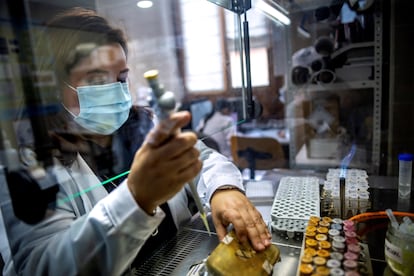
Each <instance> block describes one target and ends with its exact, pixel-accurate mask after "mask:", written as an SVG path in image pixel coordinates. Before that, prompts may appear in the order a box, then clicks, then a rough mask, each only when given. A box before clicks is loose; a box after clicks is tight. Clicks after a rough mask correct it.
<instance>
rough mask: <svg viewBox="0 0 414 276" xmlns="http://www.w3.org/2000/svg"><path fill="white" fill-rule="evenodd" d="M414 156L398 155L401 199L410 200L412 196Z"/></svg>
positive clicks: (407, 154) (399, 194)
mask: <svg viewBox="0 0 414 276" xmlns="http://www.w3.org/2000/svg"><path fill="white" fill-rule="evenodd" d="M413 158H414V155H412V154H409V153H402V154H400V155H398V160H399V170H398V196H399V197H400V198H409V197H410V195H411V178H412V167H413Z"/></svg>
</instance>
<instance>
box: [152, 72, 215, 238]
mask: <svg viewBox="0 0 414 276" xmlns="http://www.w3.org/2000/svg"><path fill="white" fill-rule="evenodd" d="M144 78H145V79H146V80H147V81H148V84H149V85H150V87H151V89H152V93H153V94H154V99H153V100H154V101H155V106H154V110H155V113H156V114H157V115H158V117H159V118H160V120H165V119H168V117H169V116H170V115H171V113H172V112H174V109H175V97H174V94H173V93H172V92H171V91H164V89H163V87H162V86H161V85H160V84H159V81H158V70H149V71H147V72H145V73H144ZM204 158H206V157H204ZM201 159H202V161H203V157H202V158H201ZM197 179H198V178H197ZM188 185H189V186H190V189H191V193H192V194H193V198H194V201H195V204H196V206H197V209H198V211H199V213H200V217H201V219H202V220H203V223H204V226H205V227H206V229H207V231H208V234H209V235H211V232H210V227H209V224H208V221H207V214H206V211H205V209H204V207H203V203H202V202H201V198H200V196H199V194H198V192H197V187H196V179H194V180H192V181H190V182H189V183H188Z"/></svg>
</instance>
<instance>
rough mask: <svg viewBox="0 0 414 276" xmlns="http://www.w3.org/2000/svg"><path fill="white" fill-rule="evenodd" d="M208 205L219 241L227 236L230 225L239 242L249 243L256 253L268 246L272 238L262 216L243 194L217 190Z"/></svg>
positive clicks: (236, 191) (235, 191)
mask: <svg viewBox="0 0 414 276" xmlns="http://www.w3.org/2000/svg"><path fill="white" fill-rule="evenodd" d="M210 204H211V212H212V217H213V223H214V226H215V228H216V232H217V235H218V238H219V239H220V240H222V239H223V238H224V236H225V235H226V234H227V226H228V225H229V224H230V223H231V224H233V227H234V230H235V232H236V235H237V238H238V239H239V240H240V241H241V242H248V241H249V242H250V243H251V245H252V246H253V248H254V249H255V250H257V251H262V250H265V249H266V248H267V247H269V246H270V244H271V238H272V236H271V234H270V233H269V230H268V228H267V226H266V224H265V222H264V221H263V218H262V215H261V214H260V213H259V211H258V210H257V209H256V208H255V207H254V206H253V204H252V203H251V202H250V200H249V199H248V198H247V197H246V196H245V195H244V194H243V193H241V192H240V191H238V190H217V191H216V192H215V193H214V194H213V197H212V198H211V203H210Z"/></svg>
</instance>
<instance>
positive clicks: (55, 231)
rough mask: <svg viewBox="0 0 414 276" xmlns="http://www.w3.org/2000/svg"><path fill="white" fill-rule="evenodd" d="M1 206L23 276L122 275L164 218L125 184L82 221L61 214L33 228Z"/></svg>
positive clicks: (96, 206)
mask: <svg viewBox="0 0 414 276" xmlns="http://www.w3.org/2000/svg"><path fill="white" fill-rule="evenodd" d="M9 203H10V202H9ZM1 207H2V214H3V219H4V224H5V228H6V232H7V235H8V238H9V243H10V248H11V252H12V256H13V262H14V267H15V270H16V272H17V274H19V275H121V274H122V273H123V272H124V271H125V270H126V269H127V268H128V265H129V264H130V263H131V262H132V260H133V259H134V258H135V256H136V254H137V252H138V251H139V249H140V248H141V246H142V245H143V244H144V242H145V240H146V239H147V238H148V237H149V236H150V235H151V233H152V232H153V231H154V230H155V229H156V228H157V226H158V225H159V223H160V222H161V221H162V219H163V217H164V216H165V215H164V213H163V212H162V210H161V209H159V208H158V209H157V212H156V214H155V215H154V216H149V215H147V214H146V213H145V212H144V211H143V210H142V209H140V208H139V206H138V205H137V204H136V202H135V200H134V199H133V197H132V195H131V193H130V191H129V189H128V187H127V185H126V181H124V182H123V183H122V184H121V185H120V186H119V187H118V188H117V189H115V190H114V191H113V192H112V193H111V194H109V195H108V196H106V197H105V198H103V199H102V200H100V201H99V202H98V203H97V204H96V205H95V206H94V207H93V208H92V210H91V211H90V212H88V213H86V214H85V215H83V216H81V217H79V218H77V217H76V216H75V215H74V214H73V213H71V212H68V211H67V210H62V209H59V210H56V211H55V212H54V213H53V214H52V215H51V216H50V217H48V218H47V219H45V220H44V221H42V222H40V223H38V224H36V225H34V226H32V225H27V224H25V223H23V222H21V221H19V220H18V219H16V218H15V217H14V216H12V215H11V214H12V209H11V204H5V203H4V202H3V203H2V206H1Z"/></svg>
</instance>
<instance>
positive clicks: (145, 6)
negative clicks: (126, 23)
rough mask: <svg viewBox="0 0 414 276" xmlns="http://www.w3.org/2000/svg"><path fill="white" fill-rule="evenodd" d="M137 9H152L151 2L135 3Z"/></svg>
mask: <svg viewBox="0 0 414 276" xmlns="http://www.w3.org/2000/svg"><path fill="white" fill-rule="evenodd" d="M137 7H138V8H141V9H148V8H151V7H152V1H149V0H141V1H138V2H137Z"/></svg>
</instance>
